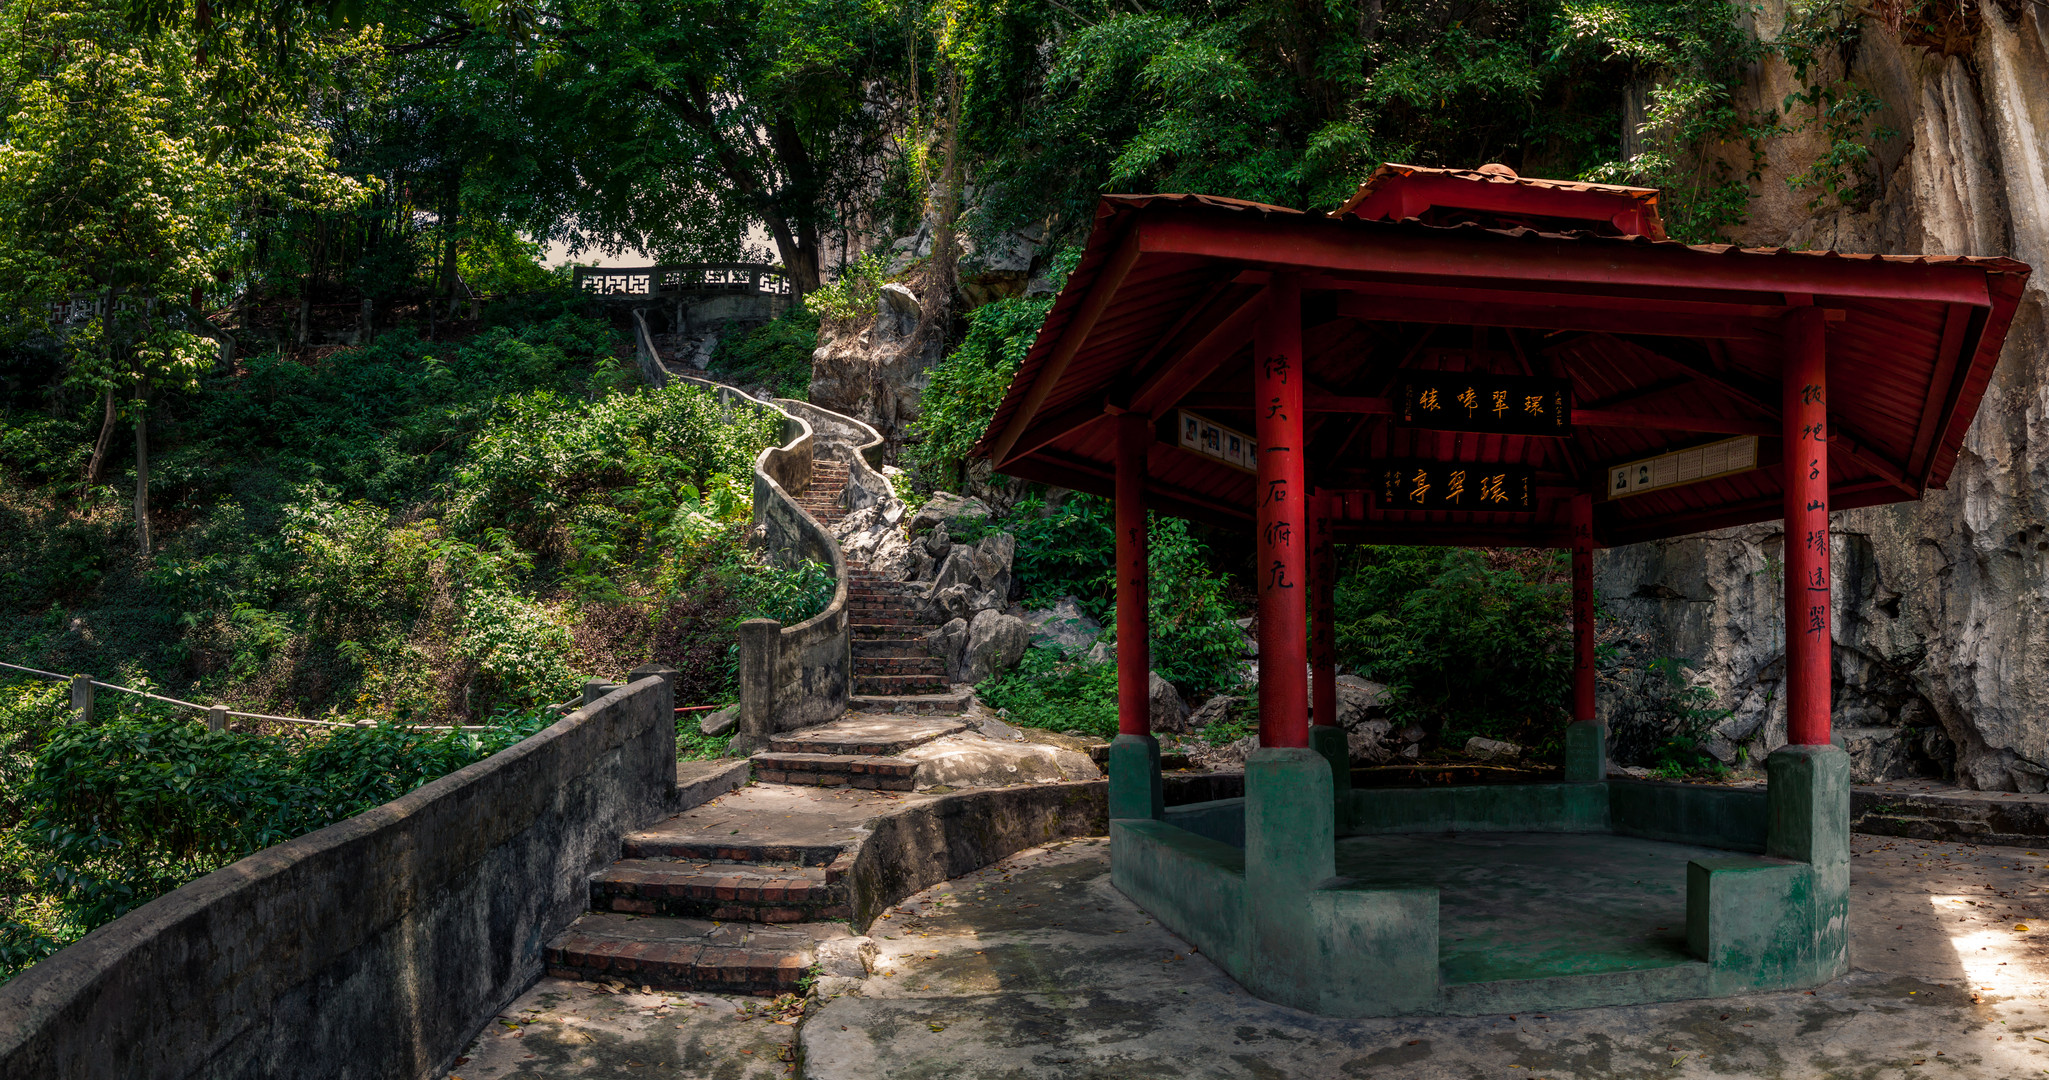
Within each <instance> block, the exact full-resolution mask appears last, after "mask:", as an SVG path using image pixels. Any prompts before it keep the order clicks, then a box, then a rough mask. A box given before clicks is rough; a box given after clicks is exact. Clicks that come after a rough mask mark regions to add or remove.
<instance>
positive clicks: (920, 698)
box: [847, 690, 974, 716]
mask: <svg viewBox="0 0 2049 1080" xmlns="http://www.w3.org/2000/svg"><path fill="white" fill-rule="evenodd" d="M972 700H974V694H973V693H971V692H969V691H966V690H963V691H960V692H959V693H945V694H861V693H855V694H852V695H850V696H849V697H848V698H847V711H848V712H850V713H861V714H863V715H870V716H872V715H875V714H878V713H887V714H889V715H892V716H959V715H960V714H962V713H964V712H966V711H968V702H970V701H972Z"/></svg>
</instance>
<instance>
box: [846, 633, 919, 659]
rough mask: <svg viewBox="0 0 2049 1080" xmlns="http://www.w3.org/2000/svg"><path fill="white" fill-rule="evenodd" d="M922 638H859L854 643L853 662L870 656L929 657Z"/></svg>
mask: <svg viewBox="0 0 2049 1080" xmlns="http://www.w3.org/2000/svg"><path fill="white" fill-rule="evenodd" d="M930 655H932V654H931V653H928V652H926V651H925V639H924V638H922V637H897V638H861V639H859V640H856V641H855V642H854V662H855V663H857V664H858V663H860V662H861V660H862V659H863V658H866V657H871V656H881V657H892V656H930Z"/></svg>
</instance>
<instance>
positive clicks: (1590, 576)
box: [1572, 492, 1594, 722]
mask: <svg viewBox="0 0 2049 1080" xmlns="http://www.w3.org/2000/svg"><path fill="white" fill-rule="evenodd" d="M1572 718H1573V720H1575V721H1582V722H1583V721H1588V720H1592V719H1594V497H1593V496H1592V495H1588V494H1586V493H1585V492H1581V493H1579V494H1577V495H1574V496H1573V497H1572Z"/></svg>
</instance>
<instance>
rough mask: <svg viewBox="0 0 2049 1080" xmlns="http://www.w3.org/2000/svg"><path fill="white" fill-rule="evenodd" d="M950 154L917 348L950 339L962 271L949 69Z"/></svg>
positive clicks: (955, 72) (943, 170)
mask: <svg viewBox="0 0 2049 1080" xmlns="http://www.w3.org/2000/svg"><path fill="white" fill-rule="evenodd" d="M945 147H946V151H945V154H944V156H943V158H942V164H941V165H940V173H939V205H938V206H936V207H934V208H933V209H934V210H936V211H937V214H936V215H935V216H936V217H937V219H938V220H937V221H935V222H934V224H933V229H932V261H931V263H929V264H928V265H929V267H930V273H928V274H927V275H926V278H925V303H924V310H922V311H920V312H919V313H918V332H917V333H916V334H914V335H912V337H911V344H910V346H909V347H911V348H916V347H918V346H919V345H920V344H922V343H923V341H924V340H925V338H926V337H927V336H928V335H929V334H931V333H932V331H933V329H934V328H935V327H936V328H937V329H938V332H939V335H940V337H941V338H942V339H944V337H945V336H946V327H947V321H948V316H949V315H950V314H951V313H952V311H953V287H954V279H955V277H956V275H957V273H958V271H959V269H960V243H959V240H958V238H957V237H956V236H955V232H954V223H955V222H956V221H958V220H959V219H960V192H961V176H960V154H959V150H960V71H959V69H957V68H955V67H954V66H953V65H952V64H948V65H947V68H946V142H945Z"/></svg>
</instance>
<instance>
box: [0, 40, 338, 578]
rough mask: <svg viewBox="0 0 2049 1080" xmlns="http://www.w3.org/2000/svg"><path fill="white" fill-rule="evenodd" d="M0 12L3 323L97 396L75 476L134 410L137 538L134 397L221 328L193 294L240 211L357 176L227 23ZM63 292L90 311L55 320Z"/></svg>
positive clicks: (183, 379) (140, 533) (140, 466)
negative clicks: (195, 32)
mask: <svg viewBox="0 0 2049 1080" xmlns="http://www.w3.org/2000/svg"><path fill="white" fill-rule="evenodd" d="M0 20H4V25H5V33H4V35H0V39H4V44H0V115H4V116H5V140H4V144H0V303H4V304H5V305H6V306H7V307H9V308H11V309H12V311H13V313H14V316H15V317H14V319H13V322H14V324H15V326H16V327H17V328H18V329H19V330H25V331H33V330H37V329H40V330H44V331H49V330H60V331H63V333H62V334H61V340H62V342H63V346H64V350H65V352H66V354H67V358H68V368H67V372H66V375H65V380H66V382H67V383H68V384H69V385H71V386H73V387H77V388H81V389H86V390H89V391H91V392H93V393H94V394H95V395H96V396H98V397H100V398H101V400H102V402H103V403H104V408H103V413H104V416H103V420H102V424H101V430H100V435H99V438H98V440H97V442H96V444H95V448H94V453H93V457H92V461H91V464H90V465H89V467H88V472H89V475H90V477H92V478H96V477H97V475H98V472H99V470H100V467H101V465H102V463H103V462H104V459H105V456H106V451H107V446H108V442H109V438H110V435H111V433H112V429H113V425H114V421H115V418H116V415H117V411H123V412H126V413H127V414H128V416H129V417H130V418H131V419H132V420H133V422H134V425H135V466H136V469H135V472H136V491H135V511H136V526H137V528H136V539H137V545H138V547H139V548H140V549H141V550H142V551H143V552H144V553H147V552H148V551H149V548H150V540H149V515H148V498H149V457H148V439H147V431H148V428H147V410H148V401H149V397H150V395H151V393H152V392H153V391H162V390H166V389H190V388H192V387H194V386H195V385H196V382H197V378H198V376H199V374H200V373H201V372H202V371H203V370H204V368H205V367H206V365H207V362H208V357H209V355H210V354H211V353H213V352H214V348H215V347H214V346H209V344H208V343H207V341H206V340H205V339H207V338H218V337H220V336H221V334H220V332H219V331H218V330H216V329H215V328H214V327H212V326H211V325H210V324H208V323H206V322H205V321H204V319H203V318H202V317H201V315H200V313H199V311H198V310H197V308H196V305H197V303H198V300H199V298H200V295H201V293H202V291H203V290H205V289H207V288H209V287H211V286H213V285H215V284H216V283H217V281H218V280H219V279H220V278H221V277H224V276H228V275H230V274H231V273H232V271H233V269H234V268H235V267H236V266H237V264H238V262H239V261H240V253H239V249H240V247H241V245H242V244H243V242H244V235H245V232H246V230H245V229H244V228H243V226H244V224H245V222H244V221H243V219H242V217H241V215H240V214H239V213H238V211H239V209H240V208H242V207H245V206H248V205H249V204H251V203H252V202H255V201H259V200H261V201H265V202H268V203H270V204H272V205H276V206H283V207H318V206H332V205H339V204H343V203H346V202H348V201H350V200H353V199H357V198H359V197H360V196H361V194H362V190H363V189H362V186H361V185H360V184H358V183H356V182H354V181H352V180H350V179H348V178H346V177H343V176H341V175H338V174H337V173H336V172H335V171H334V169H333V167H332V165H333V163H332V160H331V159H330V158H329V157H328V155H327V152H326V137H325V135H324V134H323V133H322V132H321V131H320V130H319V129H318V128H317V127H315V126H314V125H313V124H312V123H311V122H310V121H309V118H308V116H307V112H306V109H305V108H304V107H303V105H300V104H298V102H297V100H296V98H295V97H294V91H295V88H294V87H292V86H288V85H286V84H284V83H283V82H281V81H280V80H279V79H278V78H277V77H276V75H275V73H274V72H273V71H272V70H271V69H270V68H269V66H268V65H267V64H266V62H265V58H264V57H261V56H258V55H257V54H256V53H255V51H254V50H251V49H247V48H243V47H241V46H242V45H243V43H242V42H241V41H239V40H238V39H237V38H236V37H235V36H233V35H229V36H227V37H225V38H221V39H218V40H216V41H215V43H214V45H213V47H211V48H209V49H205V50H201V49H199V48H197V47H196V44H195V42H194V41H193V40H191V39H190V38H189V37H187V36H186V35H183V34H179V33H170V34H165V35H158V36H154V37H151V36H145V35H142V34H139V33H136V32H135V31H133V30H132V29H131V28H130V26H129V23H128V22H127V21H126V20H125V18H124V17H123V15H122V13H121V12H120V11H119V10H117V9H115V8H114V7H111V6H107V5H100V4H92V3H87V4H82V5H68V6H67V5H57V4H52V3H48V2H46V0H19V2H16V3H12V4H9V5H6V6H5V7H4V8H0ZM364 44H365V43H364V42H362V41H346V42H337V43H332V44H323V45H322V46H321V48H322V49H325V50H327V51H329V52H330V53H338V52H341V51H344V50H347V49H351V48H360V47H363V46H364ZM74 298H83V299H85V300H86V301H87V302H88V303H89V304H90V305H91V308H92V313H91V317H90V318H89V319H81V320H77V324H76V325H71V326H66V325H65V323H66V322H67V319H66V315H67V313H68V312H72V311H77V310H78V308H79V305H77V304H72V303H71V302H72V301H73V300H74ZM67 305H69V306H68V307H67ZM124 399H125V404H124V405H122V406H121V407H120V408H119V409H118V410H117V400H124Z"/></svg>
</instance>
